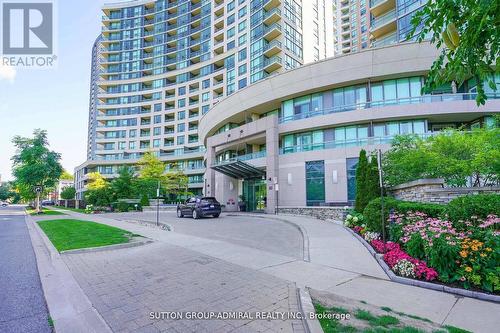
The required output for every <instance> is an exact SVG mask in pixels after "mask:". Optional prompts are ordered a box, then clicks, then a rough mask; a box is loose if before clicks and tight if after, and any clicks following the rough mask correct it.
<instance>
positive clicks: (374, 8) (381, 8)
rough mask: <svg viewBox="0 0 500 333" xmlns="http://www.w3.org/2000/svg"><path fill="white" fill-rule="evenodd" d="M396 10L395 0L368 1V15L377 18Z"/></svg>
mask: <svg viewBox="0 0 500 333" xmlns="http://www.w3.org/2000/svg"><path fill="white" fill-rule="evenodd" d="M394 8H396V1H395V0H371V1H370V13H371V14H372V15H373V16H375V17H377V16H381V15H382V14H384V13H386V12H388V11H390V10H391V9H394Z"/></svg>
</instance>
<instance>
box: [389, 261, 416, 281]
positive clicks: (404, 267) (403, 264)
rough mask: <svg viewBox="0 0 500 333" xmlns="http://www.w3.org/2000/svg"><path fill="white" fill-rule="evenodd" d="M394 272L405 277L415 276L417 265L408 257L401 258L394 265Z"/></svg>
mask: <svg viewBox="0 0 500 333" xmlns="http://www.w3.org/2000/svg"><path fill="white" fill-rule="evenodd" d="M392 270H393V271H394V273H396V274H398V275H400V276H403V277H411V278H414V277H415V265H414V264H412V263H411V262H409V261H408V260H406V259H401V260H400V261H398V262H397V263H396V264H395V265H394V266H393V267H392Z"/></svg>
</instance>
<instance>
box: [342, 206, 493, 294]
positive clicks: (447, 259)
mask: <svg viewBox="0 0 500 333" xmlns="http://www.w3.org/2000/svg"><path fill="white" fill-rule="evenodd" d="M344 224H345V226H347V227H349V228H351V229H352V230H353V231H354V232H356V233H357V234H359V235H360V236H361V237H363V238H364V239H365V240H366V241H367V242H368V243H369V244H370V245H371V246H372V247H373V249H374V250H375V251H376V252H378V253H381V254H383V259H384V261H385V262H386V263H387V265H388V266H389V268H391V269H392V271H393V272H394V273H395V274H396V275H399V276H402V277H407V278H413V279H419V280H424V281H434V282H441V283H445V284H449V285H450V284H451V285H454V286H456V285H458V286H461V287H464V288H466V289H471V288H473V289H480V290H483V291H487V292H491V293H494V294H499V293H500V277H499V276H500V265H499V263H500V237H499V236H500V232H499V228H500V218H498V217H497V216H496V215H489V216H488V217H487V218H486V219H479V218H477V217H474V216H473V217H471V218H470V219H469V220H468V221H459V222H458V223H456V224H453V223H452V222H450V221H447V220H446V219H440V218H436V217H429V216H427V215H426V214H424V213H422V212H411V211H409V212H406V213H404V214H400V213H398V212H393V213H392V214H390V216H389V220H388V227H387V234H388V237H387V238H388V241H387V242H385V243H384V242H383V241H382V240H381V237H380V234H379V233H377V232H374V231H372V230H369V228H367V226H366V224H365V223H364V218H363V216H362V215H360V214H356V215H354V214H349V215H347V218H346V221H345V223H344Z"/></svg>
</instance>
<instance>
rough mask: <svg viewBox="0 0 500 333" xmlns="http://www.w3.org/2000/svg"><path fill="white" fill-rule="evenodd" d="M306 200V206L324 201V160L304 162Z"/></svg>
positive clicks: (316, 204)
mask: <svg viewBox="0 0 500 333" xmlns="http://www.w3.org/2000/svg"><path fill="white" fill-rule="evenodd" d="M305 167H306V200H307V202H306V203H307V205H308V206H318V205H320V204H322V203H324V202H325V162H324V161H310V162H306V165H305Z"/></svg>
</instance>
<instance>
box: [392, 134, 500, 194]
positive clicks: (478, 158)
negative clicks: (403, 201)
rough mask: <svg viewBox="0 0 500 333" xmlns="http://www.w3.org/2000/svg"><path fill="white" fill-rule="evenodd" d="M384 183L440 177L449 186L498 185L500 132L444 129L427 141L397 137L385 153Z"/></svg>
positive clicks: (412, 137) (396, 183)
mask: <svg viewBox="0 0 500 333" xmlns="http://www.w3.org/2000/svg"><path fill="white" fill-rule="evenodd" d="M383 165H384V181H385V182H386V184H387V185H388V186H394V185H398V184H401V183H405V182H408V181H412V180H416V179H420V178H443V179H444V180H445V182H446V183H447V184H448V185H451V186H465V185H467V183H468V180H469V179H470V180H471V183H472V185H473V186H485V185H493V184H498V181H499V174H500V129H499V128H493V129H484V128H481V129H477V130H474V131H472V132H465V131H462V130H451V129H450V130H446V131H444V132H442V133H439V134H437V135H434V136H431V137H429V138H427V139H421V138H419V137H416V136H411V135H410V136H399V137H396V138H395V139H394V141H393V145H392V147H391V149H390V150H389V151H388V152H386V153H385V154H384V157H383Z"/></svg>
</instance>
